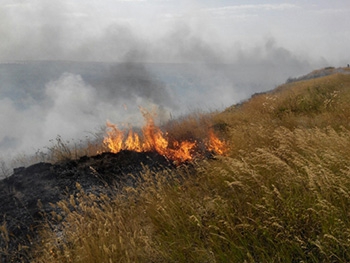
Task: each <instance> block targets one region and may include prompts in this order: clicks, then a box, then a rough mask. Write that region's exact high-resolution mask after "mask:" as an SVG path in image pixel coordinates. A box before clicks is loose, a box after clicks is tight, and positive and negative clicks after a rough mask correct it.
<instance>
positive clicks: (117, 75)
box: [0, 0, 350, 160]
mask: <svg viewBox="0 0 350 263" xmlns="http://www.w3.org/2000/svg"><path fill="white" fill-rule="evenodd" d="M349 14H350V2H349V1H347V0H342V1H341V0H333V1H326V0H317V1H316V0H307V1H306V0H295V1H287V0H286V1H283V0H282V1H276V0H270V1H249V0H246V1H243V0H240V1H228V0H202V1H198V0H104V1H101V0H100V1H97V0H50V1H48V0H0V37H1V41H0V66H1V65H8V63H14V62H15V63H22V62H25V61H57V60H59V61H79V62H109V63H112V62H113V63H124V64H123V65H122V66H119V67H111V68H109V69H108V70H107V71H106V72H107V73H106V72H105V73H103V74H102V73H101V74H100V75H99V76H98V77H96V76H95V77H91V76H92V75H93V74H92V73H91V74H90V73H88V74H85V75H84V74H83V73H82V71H79V70H78V71H76V70H75V71H74V70H72V67H67V68H66V69H61V68H60V70H57V72H54V73H57V74H51V73H52V70H51V71H50V70H48V69H47V70H46V69H45V70H42V71H40V70H39V72H34V73H33V72H32V71H28V70H27V69H26V70H25V71H26V72H22V73H20V74H21V76H18V75H17V76H14V75H11V74H10V73H8V72H9V71H6V70H7V68H6V67H2V68H1V69H0V160H1V158H3V157H2V156H8V155H9V152H11V153H21V152H23V151H24V152H35V151H36V149H38V148H42V147H45V146H47V145H48V144H49V141H50V140H52V139H55V138H56V136H57V135H61V136H62V137H64V138H65V139H70V138H77V139H82V138H84V136H85V134H86V132H89V131H92V132H93V131H94V129H96V128H97V127H101V126H103V125H104V124H105V122H106V120H111V121H112V122H116V123H122V122H123V123H132V125H137V123H139V122H141V121H142V117H140V114H139V112H138V107H139V106H145V107H157V108H158V109H160V111H161V112H160V113H159V115H161V116H163V117H164V120H166V119H167V118H169V117H170V116H176V115H181V114H185V113H188V112H190V111H192V110H195V109H196V108H200V107H202V108H203V107H204V109H205V110H208V109H210V110H213V109H214V110H215V109H223V108H225V107H227V106H230V105H232V104H235V103H239V102H241V101H242V100H245V99H247V98H249V97H250V96H251V95H252V94H253V93H256V92H263V91H266V90H271V89H273V88H275V87H276V86H277V85H279V84H282V83H283V82H285V80H286V79H287V78H288V77H297V76H300V75H304V74H307V73H309V72H310V71H312V70H314V69H317V68H321V67H327V66H334V67H340V66H346V65H347V64H348V63H350V53H349V50H348V47H349V43H350V27H349V25H350V15H349ZM160 63H170V64H171V65H182V66H181V67H180V68H177V69H176V66H172V67H170V68H169V67H165V66H164V68H163V67H161V66H160V67H159V65H161V64H160ZM185 64H186V65H190V66H183V65H185ZM147 65H148V66H147ZM151 65H153V66H151ZM154 65H158V67H156V66H154ZM38 68H39V69H40V67H39V66H38ZM5 69H6V70H5ZM97 71H98V70H97ZM30 72H31V73H30ZM47 72H51V73H50V74H48V73H47ZM40 73H41V74H40ZM85 73H86V72H85ZM95 73H96V72H95ZM97 73H98V72H97ZM97 73H96V74H97ZM31 74H32V75H31ZM26 76H29V77H28V78H27V77H26ZM101 76H102V77H101ZM174 79H175V81H173V80H174ZM30 82H31V83H30ZM14 83H15V84H14ZM24 84H25V85H26V86H25V87H24V86H22V85H24ZM35 85H37V86H35ZM125 108H128V109H129V110H128V111H127V112H126V111H125ZM137 116H138V117H137ZM140 119H141V120H140Z"/></svg>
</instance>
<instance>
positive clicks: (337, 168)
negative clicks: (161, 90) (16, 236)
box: [32, 74, 350, 262]
mask: <svg viewBox="0 0 350 263" xmlns="http://www.w3.org/2000/svg"><path fill="white" fill-rule="evenodd" d="M317 87H318V88H317ZM335 94H337V95H336V96H335ZM349 96H350V76H349V75H340V74H336V75H331V76H328V77H324V78H319V79H317V80H310V81H302V82H294V83H289V84H287V85H284V86H282V87H280V88H279V89H277V90H275V91H274V92H272V93H269V94H261V95H257V96H254V97H253V98H252V99H251V100H249V101H248V102H246V103H244V104H243V105H241V106H239V107H235V108H234V107H232V108H230V109H227V110H226V111H225V112H223V113H220V114H215V115H212V116H210V120H211V122H212V123H213V125H211V126H212V127H216V130H217V131H218V130H219V131H220V133H222V134H223V135H225V136H226V138H227V140H226V141H227V142H228V143H229V146H230V150H229V151H228V152H227V153H226V156H225V157H218V158H217V159H215V160H196V161H195V162H194V163H193V166H194V169H188V168H187V166H179V167H178V168H177V169H175V170H163V171H162V172H158V173H154V172H152V171H149V170H147V169H146V170H145V171H144V173H143V180H142V183H141V182H140V184H139V186H138V187H136V188H130V187H125V188H124V189H123V191H122V192H121V193H119V194H117V195H115V196H112V197H111V196H109V197H107V196H101V197H97V196H94V195H89V194H86V193H84V192H83V191H82V192H81V193H80V194H79V195H77V196H72V197H71V198H70V200H69V201H65V202H60V203H58V206H60V207H61V208H62V210H63V215H64V216H65V219H64V220H63V221H62V228H61V229H60V230H57V229H54V230H52V229H51V228H50V227H48V228H47V229H46V230H44V231H43V232H42V236H43V244H42V246H40V248H39V249H38V250H37V253H36V255H35V259H33V261H32V262H349V261H350V244H349V240H350V222H349V217H350V214H349V209H348V208H349V207H350V169H349V163H350V153H349V148H350V115H349V112H350V106H349V103H348V102H349ZM282 108H283V110H281V109H282ZM179 130H182V129H179ZM169 134H171V132H169ZM155 179H156V180H155ZM68 207H69V209H68ZM61 216H62V215H57V220H62V217H61Z"/></svg>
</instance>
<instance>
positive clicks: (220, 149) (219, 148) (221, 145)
mask: <svg viewBox="0 0 350 263" xmlns="http://www.w3.org/2000/svg"><path fill="white" fill-rule="evenodd" d="M207 147H208V150H209V151H213V152H215V153H217V154H219V155H224V154H225V153H226V152H227V150H228V147H227V145H226V143H225V142H223V141H221V140H220V139H219V138H218V137H217V136H216V135H215V133H214V132H213V130H212V129H210V130H209V143H208V145H207Z"/></svg>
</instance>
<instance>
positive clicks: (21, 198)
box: [0, 150, 174, 262]
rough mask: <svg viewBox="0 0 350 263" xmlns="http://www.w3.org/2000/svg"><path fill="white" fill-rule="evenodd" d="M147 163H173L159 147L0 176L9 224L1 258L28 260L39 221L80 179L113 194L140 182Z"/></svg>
mask: <svg viewBox="0 0 350 263" xmlns="http://www.w3.org/2000/svg"><path fill="white" fill-rule="evenodd" d="M145 167H148V168H149V169H151V170H155V171H157V170H160V169H165V168H167V169H168V168H173V167H174V165H173V163H171V162H170V161H168V160H167V159H166V158H164V157H163V156H161V155H159V154H157V153H155V152H145V153H137V152H133V151H126V150H124V151H121V152H119V153H117V154H113V153H103V154H100V155H96V156H93V157H86V156H85V157H82V158H80V159H78V160H70V161H66V162H62V163H60V164H51V163H37V164H34V165H32V166H29V167H27V168H24V167H22V168H17V169H15V170H14V174H13V175H11V176H10V177H8V178H6V179H3V180H2V181H0V217H1V220H2V225H3V226H4V227H3V228H5V226H6V228H7V230H6V231H5V229H3V233H2V235H1V236H0V247H1V251H0V252H1V259H2V261H1V262H18V261H19V260H21V261H24V262H26V261H29V260H27V254H28V252H29V251H28V249H29V247H31V245H33V244H35V243H36V242H37V241H38V231H39V230H40V229H39V227H40V225H41V224H42V223H43V222H44V221H45V220H47V217H48V216H49V215H50V212H52V211H54V210H55V209H56V210H57V208H55V207H54V206H53V205H52V204H55V203H56V202H58V201H60V200H63V199H65V198H68V197H69V196H70V195H72V194H73V195H74V194H75V193H77V192H78V189H77V187H76V184H77V183H78V184H79V185H80V186H81V188H82V189H83V190H84V191H85V192H86V193H94V194H97V195H99V194H101V193H103V194H113V193H115V192H118V190H120V189H121V187H122V186H125V185H126V186H135V184H137V182H138V181H139V180H140V173H141V172H142V171H143V170H144V168H145ZM13 255H14V256H13Z"/></svg>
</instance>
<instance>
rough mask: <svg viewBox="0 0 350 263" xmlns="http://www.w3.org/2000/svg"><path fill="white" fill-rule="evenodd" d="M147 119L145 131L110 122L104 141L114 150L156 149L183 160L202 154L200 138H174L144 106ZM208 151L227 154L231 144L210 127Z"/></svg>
mask: <svg viewBox="0 0 350 263" xmlns="http://www.w3.org/2000/svg"><path fill="white" fill-rule="evenodd" d="M141 112H142V114H143V116H144V118H145V119H146V125H145V126H144V127H143V128H142V130H141V132H140V133H138V132H134V131H133V130H132V128H129V130H128V131H125V130H120V129H119V128H118V127H117V125H115V124H112V123H110V122H107V131H106V133H107V136H106V137H105V138H104V140H103V142H104V144H105V145H106V146H107V147H108V149H109V150H110V151H111V152H112V153H118V152H120V151H122V150H131V151H136V152H148V151H156V152H158V153H159V154H161V155H163V156H165V157H167V158H168V159H170V160H173V161H176V162H178V163H182V162H185V161H189V160H192V159H193V158H194V157H195V156H197V155H198V154H199V150H198V148H199V147H198V146H199V143H198V141H187V140H185V141H176V140H170V139H169V138H168V136H167V133H165V134H164V133H163V132H162V131H161V129H160V128H158V127H157V126H156V125H155V123H154V119H153V116H152V115H151V114H149V113H148V112H146V111H144V110H142V109H141ZM206 148H207V150H208V151H211V152H215V153H216V154H220V155H222V154H224V153H225V152H226V151H227V146H226V144H225V143H224V142H222V141H221V140H220V139H219V138H218V137H217V136H216V135H215V134H214V132H213V131H212V130H209V138H208V140H207V143H206Z"/></svg>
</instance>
